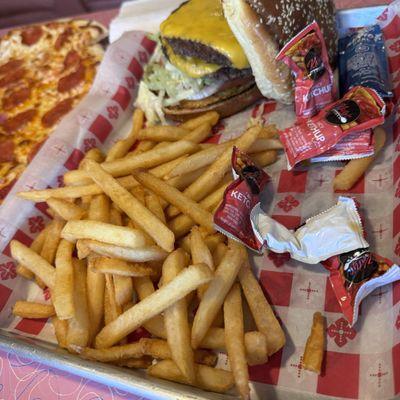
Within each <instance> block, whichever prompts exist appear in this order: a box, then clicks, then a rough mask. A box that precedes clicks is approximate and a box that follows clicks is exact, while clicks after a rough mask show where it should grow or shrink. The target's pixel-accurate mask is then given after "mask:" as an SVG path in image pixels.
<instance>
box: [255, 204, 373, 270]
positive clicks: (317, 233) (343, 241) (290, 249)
mask: <svg viewBox="0 0 400 400" xmlns="http://www.w3.org/2000/svg"><path fill="white" fill-rule="evenodd" d="M250 221H251V224H252V227H253V232H254V234H255V236H256V238H257V240H258V241H259V242H260V243H263V244H264V246H265V247H266V248H267V249H268V250H272V251H273V252H275V253H289V254H290V256H291V258H293V259H295V260H298V261H302V262H304V263H307V264H318V263H320V262H321V261H324V260H326V259H328V258H330V257H332V256H334V255H337V254H342V253H346V252H349V251H352V250H355V249H359V248H366V247H368V246H369V245H368V242H367V241H366V240H365V239H364V235H363V227H362V223H361V218H360V216H359V214H358V210H357V206H356V204H355V201H354V200H353V199H351V198H349V197H339V199H338V203H337V204H336V205H335V206H333V207H331V208H330V209H328V210H326V211H324V212H322V213H321V214H318V215H316V216H314V217H311V218H309V219H308V220H306V222H305V224H303V225H302V226H300V227H299V228H298V229H296V230H295V231H291V230H289V229H287V228H286V227H285V226H283V225H282V224H280V223H279V222H277V221H275V220H274V219H272V218H271V217H270V216H268V215H267V214H266V213H265V212H264V211H262V209H261V205H260V204H257V205H256V206H255V207H254V208H253V209H252V211H251V214H250Z"/></svg>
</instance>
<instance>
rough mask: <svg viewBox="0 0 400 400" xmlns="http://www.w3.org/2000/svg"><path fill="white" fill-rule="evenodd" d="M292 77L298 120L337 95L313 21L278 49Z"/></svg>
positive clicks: (326, 58) (279, 56) (323, 43)
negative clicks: (293, 78) (293, 79)
mask: <svg viewBox="0 0 400 400" xmlns="http://www.w3.org/2000/svg"><path fill="white" fill-rule="evenodd" d="M276 59H277V60H279V61H283V62H284V63H285V64H286V65H287V66H288V67H289V68H290V69H291V71H292V73H293V75H294V77H295V107H296V116H297V121H298V122H302V121H304V120H305V119H307V118H310V117H312V116H314V115H315V114H317V113H318V111H320V110H321V109H323V108H324V107H325V106H326V105H327V104H330V103H332V102H333V101H334V100H335V99H336V89H335V86H334V84H333V73H332V69H331V67H330V65H329V56H328V51H327V49H326V44H325V40H324V37H323V35H322V32H321V30H320V28H319V26H318V23H317V22H316V21H314V22H312V23H311V24H310V25H308V26H307V27H306V28H304V29H303V30H302V31H301V32H299V33H298V34H297V35H296V36H295V37H294V38H293V39H291V40H290V41H289V42H288V43H287V44H286V45H285V46H284V47H283V48H282V50H281V51H280V52H279V54H278V55H277V57H276Z"/></svg>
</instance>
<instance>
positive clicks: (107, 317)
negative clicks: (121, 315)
mask: <svg viewBox="0 0 400 400" xmlns="http://www.w3.org/2000/svg"><path fill="white" fill-rule="evenodd" d="M103 307H104V325H107V324H109V323H110V322H112V321H114V319H115V318H116V317H115V316H114V315H113V309H112V305H111V299H110V292H109V291H108V290H107V289H106V290H105V292H104V305H103ZM120 343H121V342H120ZM121 344H123V343H121Z"/></svg>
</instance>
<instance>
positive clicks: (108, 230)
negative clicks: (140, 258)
mask: <svg viewBox="0 0 400 400" xmlns="http://www.w3.org/2000/svg"><path fill="white" fill-rule="evenodd" d="M61 236H62V237H63V238H64V239H66V240H68V241H70V242H72V243H74V242H76V241H77V240H78V239H91V240H97V241H99V242H103V243H109V244H114V245H116V246H123V247H130V248H133V249H134V248H136V247H143V246H144V245H145V244H146V238H145V236H144V235H143V233H142V232H141V231H139V230H137V229H131V228H128V227H126V226H117V225H112V224H107V223H105V222H99V221H91V220H87V219H84V220H80V221H68V222H67V223H66V225H65V226H64V228H63V230H62V232H61Z"/></svg>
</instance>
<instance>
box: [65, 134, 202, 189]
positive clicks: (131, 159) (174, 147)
mask: <svg viewBox="0 0 400 400" xmlns="http://www.w3.org/2000/svg"><path fill="white" fill-rule="evenodd" d="M197 149H198V145H197V144H195V143H193V142H189V141H187V140H179V141H178V142H173V143H170V144H168V145H166V146H164V147H162V148H157V149H152V150H149V151H146V152H145V153H140V154H133V155H132V154H128V155H127V156H126V157H124V158H120V159H118V160H114V161H106V162H104V163H102V164H101V166H102V168H103V169H104V171H106V172H108V173H109V174H110V175H112V176H114V177H118V176H124V175H129V174H130V173H131V172H132V171H133V170H135V169H137V168H151V167H156V166H157V165H160V164H163V163H165V162H167V161H171V160H174V159H175V158H178V157H180V156H182V155H183V154H190V153H192V152H194V151H196V150H197ZM91 161H92V160H85V161H84V163H83V165H85V164H87V163H88V162H91ZM87 177H88V175H87V170H85V168H84V170H72V171H68V172H67V173H66V174H65V175H64V180H66V181H67V182H69V183H72V182H82V181H83V182H85V180H84V179H86V178H87ZM96 183H97V184H99V183H98V182H96Z"/></svg>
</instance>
